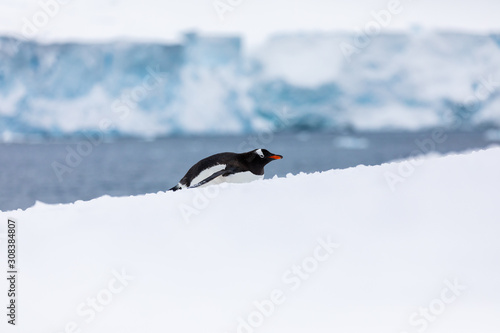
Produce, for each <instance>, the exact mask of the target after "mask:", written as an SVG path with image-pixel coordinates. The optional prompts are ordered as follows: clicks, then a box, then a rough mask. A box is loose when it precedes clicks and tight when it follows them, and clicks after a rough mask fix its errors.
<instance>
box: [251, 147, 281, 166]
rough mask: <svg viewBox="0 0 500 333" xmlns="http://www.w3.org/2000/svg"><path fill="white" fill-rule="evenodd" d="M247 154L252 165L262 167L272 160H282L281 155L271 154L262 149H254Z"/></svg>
mask: <svg viewBox="0 0 500 333" xmlns="http://www.w3.org/2000/svg"><path fill="white" fill-rule="evenodd" d="M247 154H249V157H250V160H251V161H252V162H253V163H256V164H262V165H266V164H267V163H269V162H272V161H274V160H281V159H282V158H283V156H281V155H276V154H273V153H271V152H270V151H269V150H267V149H262V148H260V149H254V150H252V151H249V152H248V153H247Z"/></svg>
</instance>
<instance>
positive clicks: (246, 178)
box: [199, 171, 264, 187]
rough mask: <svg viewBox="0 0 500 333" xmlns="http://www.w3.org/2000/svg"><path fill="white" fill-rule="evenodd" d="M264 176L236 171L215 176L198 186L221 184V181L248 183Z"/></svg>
mask: <svg viewBox="0 0 500 333" xmlns="http://www.w3.org/2000/svg"><path fill="white" fill-rule="evenodd" d="M262 178H264V175H255V174H253V173H251V172H250V171H245V172H238V173H235V174H232V175H229V176H227V177H224V176H219V177H217V178H214V179H212V180H211V181H209V182H208V183H206V184H203V185H201V186H199V187H206V186H210V185H216V184H222V183H249V182H253V181H255V180H260V179H262Z"/></svg>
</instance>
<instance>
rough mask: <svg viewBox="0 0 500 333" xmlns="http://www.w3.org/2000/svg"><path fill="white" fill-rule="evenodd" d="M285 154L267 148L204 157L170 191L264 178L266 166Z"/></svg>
mask: <svg viewBox="0 0 500 333" xmlns="http://www.w3.org/2000/svg"><path fill="white" fill-rule="evenodd" d="M282 158H283V156H281V155H275V154H272V153H270V152H269V151H267V150H266V149H254V150H252V151H249V152H246V153H241V154H236V153H220V154H215V155H212V156H209V157H207V158H204V159H202V160H201V161H199V162H198V163H196V164H195V165H193V166H192V167H191V169H189V171H188V172H187V173H186V175H185V176H184V177H182V179H181V181H180V182H179V183H178V184H177V185H175V186H174V187H172V188H171V189H170V190H169V191H177V190H182V189H185V188H194V187H199V186H202V185H212V184H220V183H224V182H228V183H246V182H251V181H253V180H257V179H262V178H264V166H265V165H266V164H267V163H269V162H271V161H274V160H280V159H282Z"/></svg>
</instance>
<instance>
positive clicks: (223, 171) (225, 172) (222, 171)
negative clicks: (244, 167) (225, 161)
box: [189, 169, 235, 188]
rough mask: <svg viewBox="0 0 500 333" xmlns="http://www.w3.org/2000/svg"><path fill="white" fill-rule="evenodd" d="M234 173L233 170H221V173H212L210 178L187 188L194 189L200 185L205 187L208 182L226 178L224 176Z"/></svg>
mask: <svg viewBox="0 0 500 333" xmlns="http://www.w3.org/2000/svg"><path fill="white" fill-rule="evenodd" d="M234 173H235V171H234V170H233V169H224V170H221V171H217V172H215V173H213V174H212V175H211V176H209V177H207V178H205V179H203V180H202V181H201V182H199V183H198V184H194V185H191V186H189V188H196V187H199V186H201V185H205V184H206V183H208V182H209V181H211V180H214V179H215V178H217V177H219V176H224V177H226V176H229V175H232V174H234Z"/></svg>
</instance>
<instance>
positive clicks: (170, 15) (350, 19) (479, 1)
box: [0, 0, 500, 43]
mask: <svg viewBox="0 0 500 333" xmlns="http://www.w3.org/2000/svg"><path fill="white" fill-rule="evenodd" d="M217 1H219V3H226V4H230V3H233V4H236V6H232V7H233V8H232V11H228V12H226V13H225V15H224V17H225V19H224V20H221V19H220V17H219V15H218V14H217V12H216V10H215V9H214V6H213V3H214V2H215V1H214V0H175V1H173V0H140V1H139V0H40V1H33V0H0V33H3V34H5V33H17V34H21V33H22V32H23V29H25V30H26V29H28V30H29V28H26V26H27V24H28V23H26V22H27V21H29V22H33V21H34V19H33V17H34V16H36V15H37V13H39V12H41V11H42V9H41V6H40V3H55V2H59V3H60V5H59V7H60V8H56V9H54V6H53V5H52V6H49V8H51V10H54V14H53V17H51V18H50V19H49V20H48V22H47V23H45V24H43V17H42V16H43V13H42V14H39V16H38V19H41V22H42V24H39V27H36V31H35V32H34V33H33V34H32V35H33V36H34V37H35V38H38V39H40V40H67V39H79V40H82V39H83V40H89V39H90V40H108V39H116V38H133V39H134V40H172V39H175V38H176V37H177V36H179V33H180V32H182V31H185V30H188V29H197V30H199V31H205V32H218V33H231V34H234V33H238V34H243V35H245V36H246V37H247V41H250V43H256V42H260V41H262V40H263V39H264V38H265V37H266V36H267V35H269V34H271V33H275V32H297V31H333V30H347V31H353V30H354V29H356V28H362V27H363V26H364V25H365V24H366V23H367V22H369V21H370V20H372V17H371V15H370V13H371V12H372V11H376V12H378V11H380V10H383V9H387V7H388V5H387V4H388V1H387V0H383V1H380V0H350V1H348V0H217ZM395 1H397V0H395ZM62 3H65V4H64V5H63V4H62ZM238 3H239V4H238ZM400 3H401V7H402V12H401V13H399V14H397V15H394V17H392V19H391V23H390V24H389V26H388V27H387V28H385V29H386V30H387V31H390V30H400V29H409V28H410V27H412V26H420V27H422V28H424V29H452V30H460V31H471V32H480V33H486V32H492V31H496V32H500V18H499V14H500V1H499V0H460V1H457V0H440V1H439V0H400ZM40 15H42V16H40Z"/></svg>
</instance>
